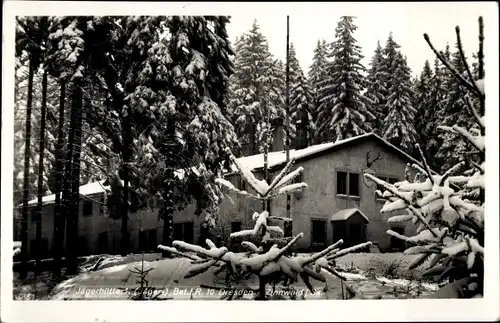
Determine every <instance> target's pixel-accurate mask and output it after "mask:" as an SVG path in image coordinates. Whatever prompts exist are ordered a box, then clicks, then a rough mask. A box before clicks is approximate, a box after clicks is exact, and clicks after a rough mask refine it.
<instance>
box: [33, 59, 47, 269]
mask: <svg viewBox="0 0 500 323" xmlns="http://www.w3.org/2000/svg"><path fill="white" fill-rule="evenodd" d="M46 114H47V70H46V69H45V70H44V72H43V78H42V107H41V124H40V138H39V146H40V151H39V158H38V190H37V198H38V203H37V205H36V238H35V239H36V249H37V250H36V262H35V276H37V275H38V274H39V273H40V268H41V264H42V255H41V254H40V251H41V250H40V246H41V243H42V215H43V208H42V202H43V201H42V198H43V159H44V151H45V115H46Z"/></svg>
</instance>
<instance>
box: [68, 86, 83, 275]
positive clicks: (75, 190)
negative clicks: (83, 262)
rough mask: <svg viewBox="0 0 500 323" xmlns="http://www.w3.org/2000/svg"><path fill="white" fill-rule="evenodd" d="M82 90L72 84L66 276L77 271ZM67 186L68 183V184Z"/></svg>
mask: <svg viewBox="0 0 500 323" xmlns="http://www.w3.org/2000/svg"><path fill="white" fill-rule="evenodd" d="M82 108H83V107H82V88H81V85H80V84H79V83H75V84H73V89H72V93H71V119H72V123H73V129H72V131H71V133H72V134H73V138H70V145H71V149H69V150H71V156H70V159H71V162H70V169H69V170H68V174H67V175H71V177H70V180H69V182H70V183H71V188H70V189H71V195H70V196H71V199H70V201H69V203H68V211H69V212H68V213H67V219H68V224H67V233H66V250H67V255H66V259H67V271H66V273H67V274H70V275H73V274H76V273H77V269H78V246H79V241H78V217H79V213H80V212H79V206H80V192H79V188H80V153H81V138H82V136H81V130H82V121H83V120H82V118H83V115H82ZM68 184H69V183H68Z"/></svg>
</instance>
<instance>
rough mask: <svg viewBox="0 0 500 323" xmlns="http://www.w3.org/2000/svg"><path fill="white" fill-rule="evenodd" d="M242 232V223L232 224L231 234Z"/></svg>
mask: <svg viewBox="0 0 500 323" xmlns="http://www.w3.org/2000/svg"><path fill="white" fill-rule="evenodd" d="M238 231H241V222H239V221H235V222H231V233H234V232H238Z"/></svg>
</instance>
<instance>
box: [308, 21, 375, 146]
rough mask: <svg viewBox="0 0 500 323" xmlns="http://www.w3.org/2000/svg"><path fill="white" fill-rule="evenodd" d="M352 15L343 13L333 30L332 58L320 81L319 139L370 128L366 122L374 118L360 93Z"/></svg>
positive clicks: (360, 69)
mask: <svg viewBox="0 0 500 323" xmlns="http://www.w3.org/2000/svg"><path fill="white" fill-rule="evenodd" d="M353 19H354V17H351V16H344V17H342V18H341V20H340V22H339V23H338V25H337V28H336V29H335V37H336V40H335V41H334V42H333V43H332V44H331V48H332V52H331V57H332V61H331V62H330V63H329V64H328V73H329V75H328V78H327V79H326V80H325V81H323V82H322V83H321V88H320V95H321V99H320V110H319V113H318V116H317V121H316V124H317V127H318V135H319V136H320V140H322V141H337V140H341V139H345V138H349V137H352V136H357V135H360V134H363V133H365V132H367V131H371V130H372V129H371V128H370V127H369V124H368V123H367V122H371V121H372V120H374V119H375V116H374V115H373V114H371V113H370V112H369V111H368V105H369V104H371V101H370V100H369V99H368V98H366V97H365V96H364V95H362V94H361V91H362V90H363V88H364V87H365V85H366V80H365V78H364V76H363V74H362V73H363V72H364V71H365V68H364V66H363V65H362V64H361V59H362V58H363V56H362V55H361V47H360V46H359V45H357V44H356V43H357V41H356V39H354V37H353V33H354V31H356V29H357V27H356V26H355V25H354V23H353Z"/></svg>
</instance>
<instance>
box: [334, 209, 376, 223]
mask: <svg viewBox="0 0 500 323" xmlns="http://www.w3.org/2000/svg"><path fill="white" fill-rule="evenodd" d="M356 213H359V214H360V215H361V216H362V217H363V218H364V219H365V220H366V222H370V220H368V217H367V216H366V215H364V213H363V212H361V211H360V210H359V209H356V208H353V209H343V210H340V211H338V212H337V213H335V214H334V215H332V217H331V219H330V221H345V220H347V219H349V218H350V217H351V216H353V215H354V214H356Z"/></svg>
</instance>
